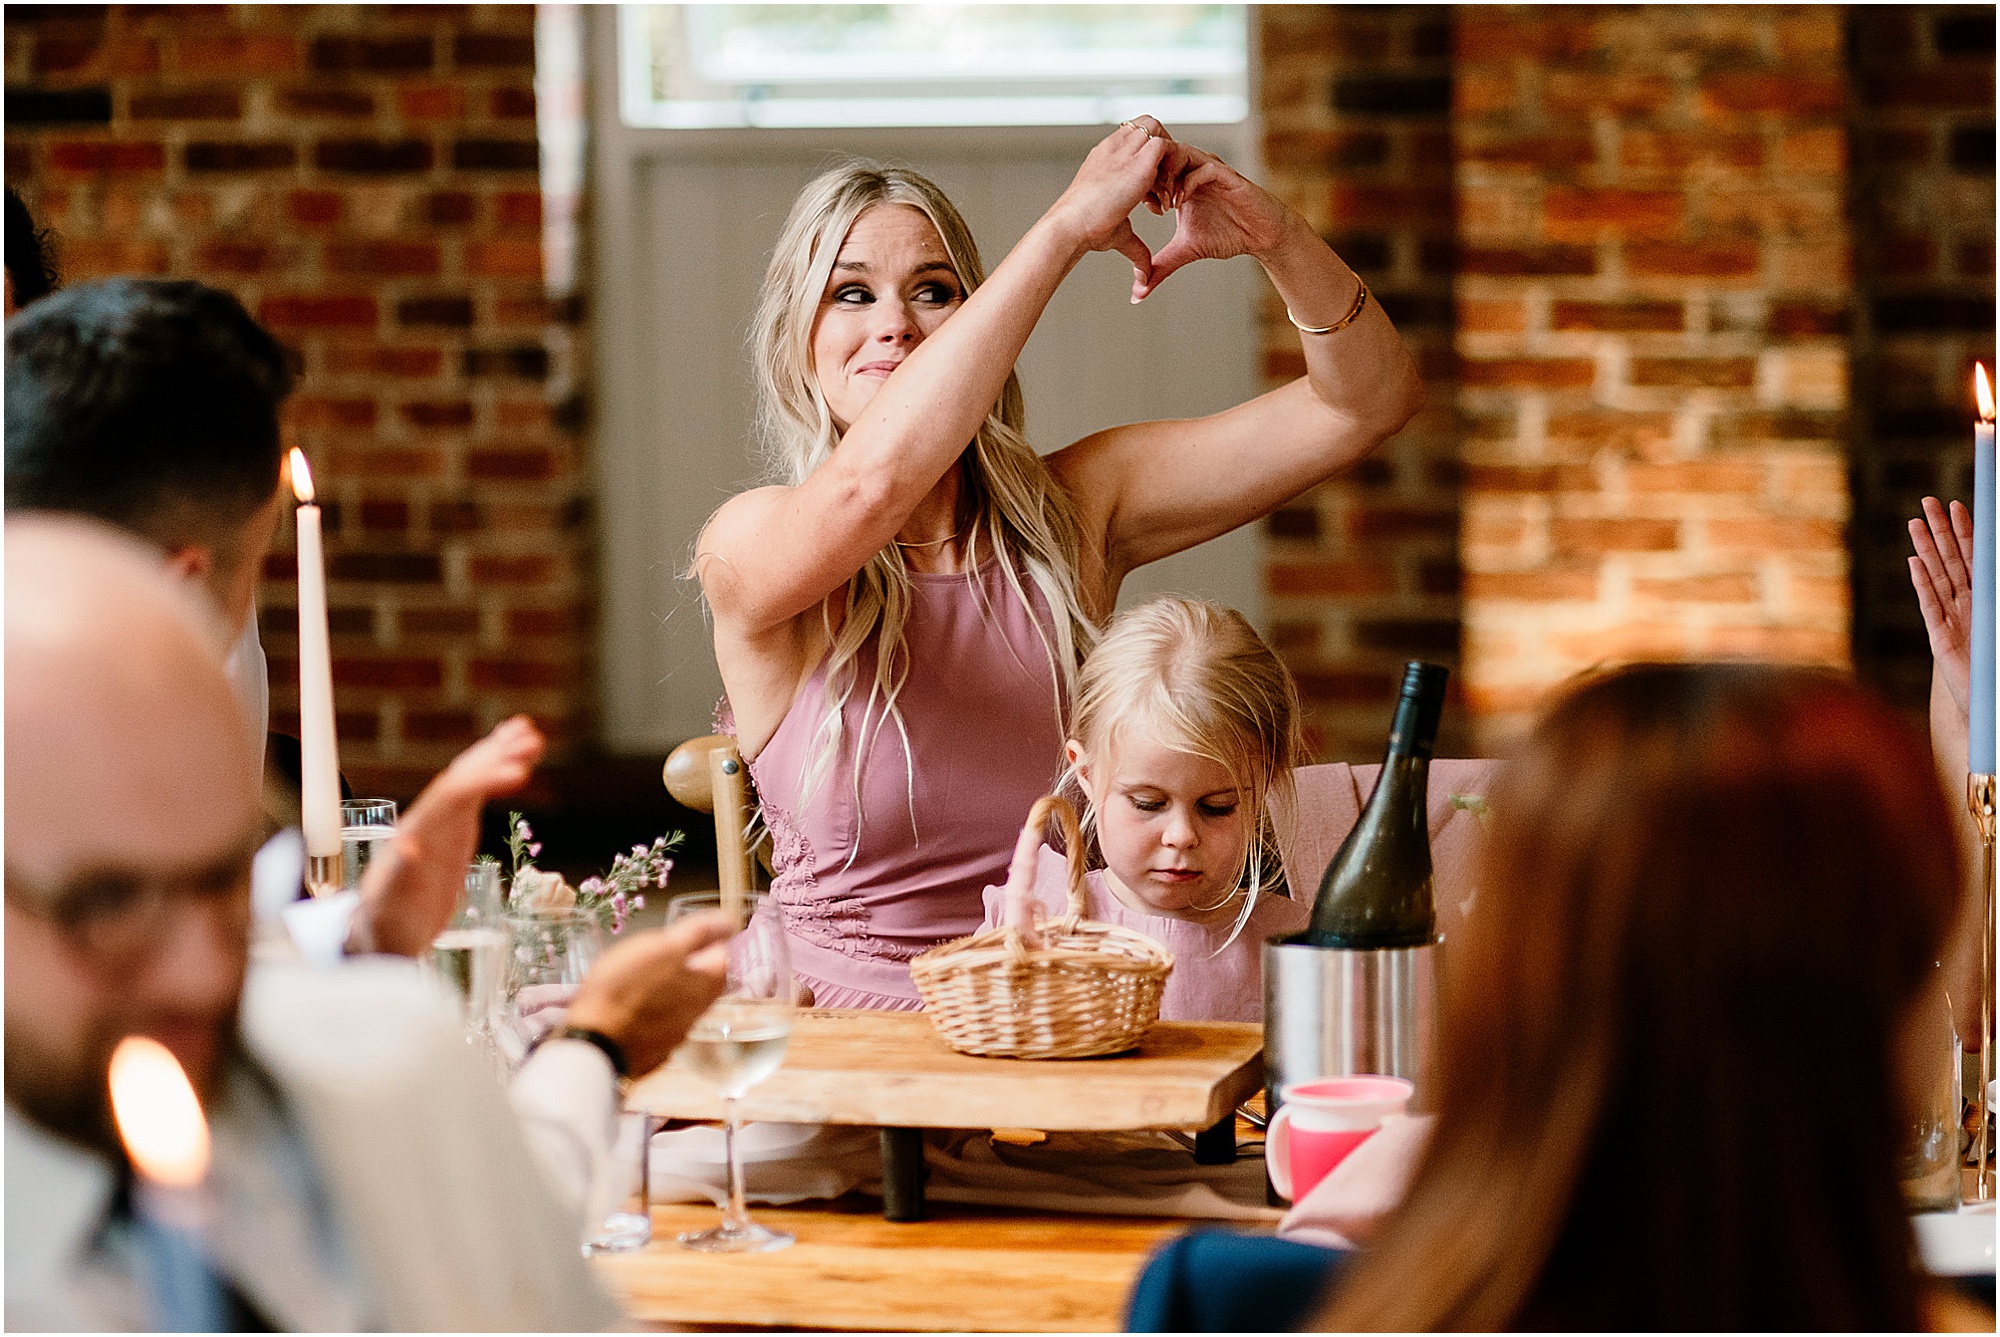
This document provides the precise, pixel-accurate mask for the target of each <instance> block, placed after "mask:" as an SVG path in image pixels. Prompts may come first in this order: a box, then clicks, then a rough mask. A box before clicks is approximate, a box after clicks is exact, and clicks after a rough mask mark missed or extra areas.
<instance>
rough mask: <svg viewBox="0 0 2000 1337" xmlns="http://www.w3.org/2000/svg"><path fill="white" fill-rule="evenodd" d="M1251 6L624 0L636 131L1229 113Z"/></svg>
mask: <svg viewBox="0 0 2000 1337" xmlns="http://www.w3.org/2000/svg"><path fill="white" fill-rule="evenodd" d="M1246 8H1247V7H1246V6H1243V5H1143V4H1142V5H951V4H940V5H920V4H899V5H625V6H622V7H621V9H620V32H619V48H620V60H621V63H622V65H623V70H622V78H621V101H622V103H623V110H624V116H625V121H626V123H627V124H629V125H632V126H635V127H658V128H665V129H677V130H691V129H720V128H733V127H751V126H755V127H765V128H776V127H833V126H903V125H939V126H954V125H956V126H969V125H1098V124H1106V125H1108V124H1114V123H1116V122H1118V121H1122V120H1126V119H1128V118H1130V117H1132V116H1135V115H1137V114H1139V113H1140V112H1151V113H1152V114H1154V115H1156V116H1158V117H1160V118H1161V119H1162V120H1164V121H1166V122H1168V123H1169V124H1175V125H1227V124H1234V123H1236V122H1238V121H1241V120H1243V119H1244V117H1245V116H1246V115H1247V114H1248V110H1249V102H1248V92H1247V83H1246V80H1245V67H1246V46H1247V43H1246V36H1245V33H1246V17H1245V11H1246Z"/></svg>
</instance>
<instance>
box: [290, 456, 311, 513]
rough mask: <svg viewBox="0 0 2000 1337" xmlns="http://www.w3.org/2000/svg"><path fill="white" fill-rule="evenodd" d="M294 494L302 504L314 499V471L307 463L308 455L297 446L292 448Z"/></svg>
mask: <svg viewBox="0 0 2000 1337" xmlns="http://www.w3.org/2000/svg"><path fill="white" fill-rule="evenodd" d="M292 493H293V495H294V496H296V497H297V498H298V499H299V501H300V502H302V503H310V502H311V501H312V499H313V471H312V466H311V465H310V464H307V463H306V453H305V452H304V451H303V450H300V449H299V448H298V447H297V446H293V447H292Z"/></svg>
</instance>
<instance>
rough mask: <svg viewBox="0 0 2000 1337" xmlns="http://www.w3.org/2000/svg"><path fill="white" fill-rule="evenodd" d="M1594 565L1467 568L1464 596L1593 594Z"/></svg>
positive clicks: (1537, 599)
mask: <svg viewBox="0 0 2000 1337" xmlns="http://www.w3.org/2000/svg"><path fill="white" fill-rule="evenodd" d="M1597 580H1598V575H1597V571H1596V570H1595V569H1594V568H1585V567H1575V566H1562V567H1546V568H1543V569H1541V570H1538V571H1468V572H1466V573H1465V597H1466V598H1468V599H1478V600H1489V599H1490V600H1495V601H1499V602H1509V603H1569V602H1575V601H1589V600H1594V599H1596V598H1597Z"/></svg>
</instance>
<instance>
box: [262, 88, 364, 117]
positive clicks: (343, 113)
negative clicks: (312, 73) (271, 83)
mask: <svg viewBox="0 0 2000 1337" xmlns="http://www.w3.org/2000/svg"><path fill="white" fill-rule="evenodd" d="M274 101H275V102H276V103H277V107H278V110H279V111H282V112H286V113H288V114H290V115H292V116H300V117H314V116H324V117H329V118H334V119H354V118H358V117H364V116H373V115H374V114H375V98H374V97H373V95H371V94H369V93H366V92H363V91H362V90H361V89H358V88H348V87H334V88H281V89H279V90H278V91H277V93H276V94H275V95H274Z"/></svg>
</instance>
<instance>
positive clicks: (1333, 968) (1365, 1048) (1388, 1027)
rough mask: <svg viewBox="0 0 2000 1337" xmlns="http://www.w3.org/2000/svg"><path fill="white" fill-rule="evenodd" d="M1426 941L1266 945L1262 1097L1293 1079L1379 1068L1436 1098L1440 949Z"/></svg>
mask: <svg viewBox="0 0 2000 1337" xmlns="http://www.w3.org/2000/svg"><path fill="white" fill-rule="evenodd" d="M1441 946H1442V944H1441V943H1438V942H1433V943H1427V944H1425V945H1423V946H1421V947H1381V948H1346V947H1314V946H1312V945H1311V944H1309V943H1303V942H1298V941H1287V940H1284V939H1279V938H1273V939H1271V940H1270V941H1268V942H1266V943H1265V944H1264V1099H1265V1101H1266V1106H1267V1108H1270V1109H1273V1110H1275V1109H1276V1108H1277V1105H1278V1092H1279V1091H1281V1090H1282V1089H1284V1087H1286V1086H1288V1085H1290V1084H1291V1083H1293V1082H1305V1081H1311V1080H1312V1079H1313V1078H1315V1077H1333V1076H1344V1075H1347V1074H1350V1073H1380V1074H1383V1075H1385V1076H1390V1077H1404V1078H1407V1079H1409V1080H1410V1081H1411V1082H1413V1083H1415V1085H1416V1088H1417V1091H1416V1097H1415V1100H1414V1102H1413V1104H1414V1106H1416V1107H1424V1106H1427V1105H1428V1103H1429V1099H1430V1094H1431V1092H1430V1084H1429V1078H1430V1065H1431V1052H1432V1045H1433V1039H1434V1037H1435V1035H1436V1033H1437V954H1438V951H1439V949H1440V947H1441Z"/></svg>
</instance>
